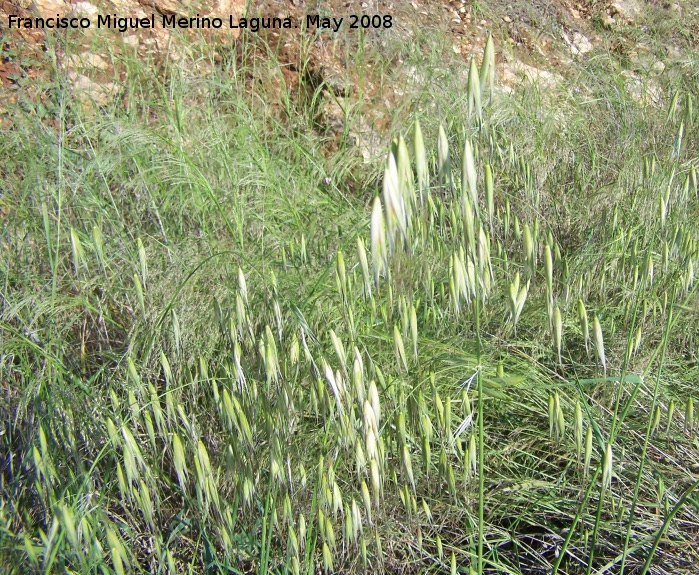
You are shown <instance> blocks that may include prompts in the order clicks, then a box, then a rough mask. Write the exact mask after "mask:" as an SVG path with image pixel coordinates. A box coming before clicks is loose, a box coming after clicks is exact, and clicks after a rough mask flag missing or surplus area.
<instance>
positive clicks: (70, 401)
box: [0, 39, 699, 574]
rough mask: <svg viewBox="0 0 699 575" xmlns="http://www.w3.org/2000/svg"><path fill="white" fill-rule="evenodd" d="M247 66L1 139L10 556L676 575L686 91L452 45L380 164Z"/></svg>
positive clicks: (684, 452)
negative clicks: (467, 56) (459, 73)
mask: <svg viewBox="0 0 699 575" xmlns="http://www.w3.org/2000/svg"><path fill="white" fill-rule="evenodd" d="M423 40H424V39H423ZM423 40H421V41H423ZM245 46H247V47H248V48H249V50H250V52H249V53H248V52H246V51H245V50H246V49H248V48H245V49H241V53H238V54H230V55H228V56H227V57H226V58H224V59H223V62H222V63H220V64H218V65H217V66H214V67H213V70H214V72H212V73H211V74H210V75H209V76H207V77H206V78H204V77H202V75H201V74H200V73H199V72H197V71H196V69H194V71H192V68H190V67H188V65H187V63H186V62H182V63H181V65H178V66H176V65H171V66H169V67H168V68H167V69H166V70H165V73H164V75H162V76H157V75H156V76H154V75H151V74H148V73H147V70H145V69H144V68H143V67H142V65H140V64H139V63H137V62H135V61H130V60H126V61H125V62H124V63H123V65H124V67H125V73H126V77H127V81H126V83H125V86H126V88H125V89H127V90H128V91H129V94H128V95H129V96H130V97H129V98H127V99H126V100H127V104H126V105H121V104H120V105H119V106H117V105H116V104H115V105H114V106H113V107H112V108H110V109H106V110H102V111H101V113H100V114H90V113H88V112H87V111H86V110H82V109H81V108H80V107H79V105H78V104H76V103H75V102H74V101H72V100H70V99H69V97H68V95H69V89H68V87H67V86H66V85H64V84H63V83H62V82H61V81H60V79H59V80H52V82H54V83H53V84H51V86H50V88H51V92H50V95H51V97H50V106H49V108H48V111H47V112H46V113H47V114H48V115H49V117H48V118H47V117H46V116H41V115H39V113H38V112H37V109H36V108H32V107H24V108H20V107H18V108H17V110H16V116H15V118H14V119H13V123H12V127H11V129H8V130H4V131H3V132H1V133H0V150H1V151H2V152H3V153H2V154H0V169H1V170H2V173H3V178H4V184H3V186H4V190H5V195H4V197H3V199H2V204H1V207H2V211H3V213H6V214H9V215H10V217H9V218H8V219H7V221H6V223H5V226H4V230H3V244H2V246H3V247H2V254H3V260H2V261H3V267H2V272H3V277H2V280H3V291H2V296H3V297H2V308H1V316H0V321H1V324H0V325H1V328H2V340H1V341H0V346H1V359H0V362H1V363H0V365H1V369H2V381H3V384H2V391H3V403H2V407H0V414H1V415H2V419H1V420H0V424H1V425H2V429H0V431H1V432H2V433H1V434H0V442H1V445H2V449H1V450H0V453H2V456H3V459H2V467H1V475H0V480H1V484H0V487H1V488H2V500H1V502H0V564H1V565H3V566H5V567H6V571H7V572H9V573H24V572H28V571H30V572H44V573H50V572H59V571H60V572H64V571H65V572H74V573H93V572H101V573H127V572H137V573H140V572H144V573H145V572H161V573H181V572H212V573H213V572H231V573H249V572H260V573H268V572H273V573H282V572H284V573H289V572H290V573H294V574H299V573H315V572H318V571H321V572H328V573H330V572H405V571H407V572H415V573H418V572H433V573H441V572H447V571H449V572H451V573H458V572H475V573H479V574H481V573H501V572H507V573H523V574H524V573H540V572H546V573H548V572H551V573H591V572H593V571H594V572H620V573H621V572H641V573H645V572H648V571H649V570H658V569H665V570H668V571H673V572H682V571H683V570H684V571H685V572H691V568H692V567H691V566H692V564H693V562H694V560H695V559H696V557H695V555H696V551H695V549H696V545H697V536H696V533H695V532H694V530H693V529H691V528H688V526H691V525H694V524H695V523H696V522H697V520H698V519H699V517H698V516H697V509H696V505H695V499H696V498H695V495H694V494H695V490H696V488H697V482H696V481H695V479H694V478H693V475H692V473H693V471H694V470H695V466H696V465H697V464H699V460H698V458H697V455H696V449H695V436H694V434H695V431H696V426H695V425H694V404H693V401H694V397H696V389H695V388H696V382H697V381H699V368H698V367H697V358H696V349H697V343H698V337H697V336H698V334H697V330H696V325H697V321H699V299H698V297H697V292H696V282H695V278H694V273H695V272H694V270H695V269H696V268H697V266H698V265H699V261H698V260H699V236H698V235H697V229H696V226H695V225H693V223H694V222H695V221H696V219H697V217H699V198H698V196H697V175H696V172H697V157H699V145H698V142H697V139H696V136H695V134H694V131H693V130H690V129H688V128H689V127H690V126H695V125H696V122H697V121H698V118H697V117H696V111H695V107H693V106H692V105H691V102H692V101H693V100H692V99H693V98H695V97H696V89H695V88H696V86H695V85H693V84H691V82H689V81H687V79H686V78H685V77H684V76H682V75H681V74H675V75H673V74H670V73H668V75H667V77H666V79H665V82H666V84H664V85H663V90H665V91H664V94H665V96H664V97H667V98H668V102H669V104H670V113H668V110H667V109H665V110H662V109H656V108H653V107H651V106H642V105H641V104H639V103H637V102H635V101H634V100H633V99H632V98H630V97H628V95H626V94H624V93H621V92H620V91H619V82H618V77H617V76H615V74H616V68H615V66H614V65H613V62H609V61H605V60H604V58H602V57H601V56H600V57H599V58H598V59H597V60H596V61H595V62H596V64H595V66H596V68H595V67H588V68H582V67H580V69H578V68H576V69H575V70H576V73H577V74H579V76H580V77H579V78H578V79H577V80H575V79H570V80H566V82H570V86H568V85H564V86H559V87H558V88H551V89H550V90H549V91H548V93H541V92H538V91H537V90H536V89H535V88H534V87H531V86H530V87H527V88H521V89H516V90H515V91H514V92H513V93H512V94H509V95H508V94H506V93H504V92H503V91H501V90H498V89H497V83H496V77H495V49H496V46H494V43H493V40H492V39H489V40H488V42H487V44H486V46H485V50H484V56H483V58H474V59H472V60H471V61H470V63H469V67H468V69H467V71H466V73H465V74H464V76H463V79H465V83H464V85H463V86H459V85H456V84H449V81H450V80H449V79H448V78H444V82H442V83H437V82H435V81H434V77H432V78H430V77H428V76H427V75H428V74H429V73H432V74H437V73H438V67H437V66H436V63H437V61H438V59H440V58H442V54H443V52H440V51H438V50H437V49H436V48H434V49H433V52H431V55H430V58H431V60H430V61H428V62H427V63H426V64H423V66H424V69H423V73H424V74H425V76H424V77H425V78H427V80H426V81H425V82H424V83H423V84H420V85H417V86H416V87H415V90H414V93H413V94H412V95H411V96H410V97H408V98H407V103H406V106H405V107H404V108H403V109H401V110H400V111H398V112H396V126H395V129H394V131H393V133H392V134H391V138H392V141H387V142H386V147H385V150H386V154H385V156H384V157H383V158H382V159H381V161H380V163H375V164H372V165H371V166H368V167H367V166H361V165H360V154H359V152H358V151H357V150H356V149H353V148H351V147H341V148H340V150H339V151H338V152H337V153H336V156H333V155H332V154H333V152H328V146H327V144H328V142H327V141H326V140H325V139H324V138H325V136H324V135H322V134H320V133H319V132H318V130H317V126H315V123H316V121H317V114H316V113H315V111H314V110H313V108H312V106H310V107H309V105H308V99H306V98H305V97H304V98H302V97H301V96H302V95H303V94H298V93H294V92H293V89H292V88H285V87H282V88H281V89H282V90H287V91H286V92H284V98H285V99H284V102H285V103H286V104H285V106H282V107H275V106H273V105H271V104H270V103H269V102H270V100H269V98H265V97H261V96H260V94H259V93H258V90H266V89H267V90H270V94H271V93H272V92H271V90H273V89H276V88H278V87H279V83H275V82H273V81H272V80H273V79H274V78H273V77H272V75H273V72H269V67H267V68H265V67H260V60H259V59H258V52H259V51H261V50H263V49H264V46H263V45H262V44H261V41H260V45H255V50H253V48H250V47H249V45H248V44H245ZM202 50H203V53H204V54H206V49H205V48H202ZM377 50H378V48H377ZM406 50H408V53H406V54H405V55H404V56H405V59H406V62H407V63H411V59H412V58H415V59H417V58H418V54H417V52H415V53H410V50H409V49H408V48H406ZM381 55H382V54H381V52H380V51H379V52H377V55H376V58H377V61H379V62H383V63H382V65H383V66H384V68H383V72H385V73H386V74H388V75H390V73H391V62H392V60H391V59H390V58H388V56H387V57H386V59H385V60H381ZM419 56H420V57H424V54H422V53H421V54H419ZM266 57H267V58H270V59H271V58H273V57H274V54H273V53H271V54H270V53H268V54H266ZM455 66H456V64H455ZM457 69H458V68H457ZM266 74H269V75H268V76H266ZM397 79H398V78H395V80H397ZM576 82H577V83H576ZM251 85H254V86H255V89H254V90H252V89H251V88H250V86H251ZM580 86H584V87H585V90H586V91H582V89H581V90H580V91H579V93H577V92H576V91H575V90H566V88H568V87H571V88H573V87H576V88H577V87H580ZM275 87H276V88H275ZM195 88H196V89H195ZM301 89H309V90H315V89H316V88H314V87H313V86H309V87H305V88H304V87H303V86H302V87H301V88H299V90H301ZM458 90H461V91H463V90H465V91H466V93H465V96H463V95H462V96H461V97H460V98H455V97H454V95H455V94H456V93H457V91H458ZM263 95H264V96H269V94H263ZM307 95H308V94H306V96H307ZM311 95H313V94H311ZM673 95H677V97H673ZM316 96H319V94H316ZM429 104H434V106H430V105H429ZM583 104H584V105H583ZM361 105H367V103H366V102H362V103H361ZM430 110H432V111H430ZM434 110H437V111H439V112H440V113H436V112H435V111H434ZM442 112H443V113H442ZM49 120H50V121H49ZM683 126H684V127H683ZM324 151H325V152H326V153H328V154H329V155H330V157H329V158H324V156H323V152H324ZM352 173H363V174H364V175H365V176H366V182H365V183H364V184H363V186H362V187H361V188H360V189H359V190H357V189H354V188H351V187H350V186H346V185H345V183H344V182H345V178H349V175H350V174H352ZM372 175H373V176H375V177H371V176H372Z"/></svg>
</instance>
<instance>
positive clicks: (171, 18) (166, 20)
mask: <svg viewBox="0 0 699 575" xmlns="http://www.w3.org/2000/svg"><path fill="white" fill-rule="evenodd" d="M342 20H343V19H342V18H332V19H331V18H320V17H319V16H318V15H307V16H306V26H307V27H318V28H326V29H330V30H332V31H334V32H337V30H338V29H339V28H340V25H341V24H342ZM326 21H327V22H326ZM224 22H226V19H224V18H219V17H212V16H200V15H199V14H197V15H196V16H192V17H188V18H185V17H181V16H180V17H178V16H177V15H176V14H171V15H167V14H162V15H159V18H158V19H157V20H156V15H155V14H151V15H150V16H146V17H143V18H135V17H121V16H118V15H117V14H105V15H98V16H97V20H96V22H93V20H91V19H90V18H87V17H84V16H83V17H68V16H61V15H60V14H56V16H55V17H49V18H23V17H20V16H17V15H15V14H9V15H8V19H7V24H8V28H39V29H63V28H90V27H92V26H93V23H94V24H95V25H96V27H97V28H100V29H102V28H106V29H109V30H118V31H119V32H126V31H128V30H136V29H140V28H155V27H156V23H160V25H161V26H162V28H171V29H174V28H181V29H211V28H215V29H218V28H222V27H223V26H224ZM226 23H227V24H228V27H229V28H245V29H248V30H250V31H251V32H257V31H258V30H260V29H268V28H277V29H282V28H298V27H299V26H300V24H301V22H300V21H299V20H296V19H292V18H291V17H290V16H287V17H286V18H234V17H233V15H229V16H228V19H227V22H226Z"/></svg>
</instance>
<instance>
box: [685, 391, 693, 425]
mask: <svg viewBox="0 0 699 575" xmlns="http://www.w3.org/2000/svg"><path fill="white" fill-rule="evenodd" d="M693 428H694V400H693V399H692V397H691V396H690V397H688V398H687V406H686V407H685V411H684V429H685V431H687V432H689V433H690V434H691V433H692V429H693Z"/></svg>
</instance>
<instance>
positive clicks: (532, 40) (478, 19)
mask: <svg viewBox="0 0 699 575" xmlns="http://www.w3.org/2000/svg"><path fill="white" fill-rule="evenodd" d="M245 4H246V2H245V0H216V1H214V2H211V1H205V0H199V1H198V2H182V1H179V0H92V1H91V2H87V1H79V2H75V1H66V0H36V1H35V2H31V1H30V0H18V1H16V2H8V1H7V0H2V1H0V22H2V26H3V42H2V60H1V61H0V90H1V95H2V98H1V99H0V101H2V102H4V103H3V104H0V127H8V126H9V125H10V124H11V117H10V110H11V108H12V104H13V103H15V102H17V101H18V99H19V100H21V99H22V98H25V99H28V100H29V101H34V102H36V101H39V102H40V101H41V98H42V97H43V96H42V90H41V86H40V83H37V82H34V80H36V79H39V78H41V77H42V76H45V75H46V74H49V73H50V70H51V69H52V62H51V61H50V60H51V54H54V53H55V58H56V62H55V64H56V66H55V68H54V69H57V70H58V71H59V73H60V74H63V75H64V77H65V78H66V80H67V81H68V82H69V83H70V85H71V86H72V88H73V91H74V94H75V97H76V98H77V99H78V100H79V101H80V102H81V103H82V104H83V107H84V108H86V109H95V110H98V109H99V108H100V107H104V106H109V105H114V104H115V103H116V104H119V103H120V101H125V99H126V98H128V93H127V91H126V90H125V88H124V78H125V70H124V67H123V64H122V63H121V62H122V60H123V59H122V58H121V56H122V55H123V54H124V53H126V52H130V53H135V54H137V55H138V57H139V58H141V59H143V60H151V61H152V62H153V63H154V64H155V66H163V65H165V64H166V63H167V62H170V63H173V62H174V63H178V62H179V63H180V64H181V65H183V66H185V67H190V66H191V60H190V59H188V57H187V56H188V53H189V50H190V48H189V46H190V45H191V44H190V43H191V42H192V41H199V42H201V41H204V42H207V43H208V44H209V46H210V47H211V49H212V51H213V54H214V58H213V61H214V63H215V62H219V61H220V60H221V58H223V57H224V56H225V55H226V54H230V53H231V52H233V53H235V52H236V51H237V53H238V54H240V52H241V51H242V50H245V47H247V46H254V48H253V50H255V51H256V54H257V55H259V56H260V57H262V58H265V57H266V52H265V50H264V49H261V46H266V47H267V48H268V49H269V50H271V51H272V52H273V53H274V54H275V56H276V60H277V61H278V63H279V68H278V70H274V71H273V72H272V73H269V71H268V73H267V74H266V76H265V77H264V78H258V79H256V80H259V81H265V82H266V83H267V84H268V86H267V87H268V88H270V87H271V89H272V90H271V92H269V94H271V99H272V100H274V96H275V94H276V95H277V97H278V98H279V99H281V90H282V88H285V89H286V90H287V93H290V94H296V95H297V96H299V97H300V95H303V93H304V91H308V90H310V91H311V92H312V93H311V97H312V98H313V94H316V93H317V94H316V95H319V96H320V98H319V99H318V98H315V99H314V102H315V105H316V107H317V116H318V117H317V125H318V128H319V129H321V130H324V131H325V133H326V134H329V135H331V136H332V135H333V134H334V135H337V137H338V138H339V137H340V135H341V134H342V133H343V131H344V129H345V126H346V125H347V117H348V114H349V112H348V111H349V110H351V109H353V107H354V106H355V104H356V102H357V100H358V98H359V97H360V93H361V98H362V101H363V104H365V105H364V106H362V109H361V113H360V114H359V118H354V120H355V121H354V122H353V123H352V129H351V130H352V131H351V134H350V138H351V140H352V141H353V142H354V143H355V144H356V145H357V146H359V148H360V152H361V154H362V156H363V157H364V159H365V160H366V161H370V160H371V159H372V158H374V157H375V156H376V155H380V154H381V153H382V152H383V150H384V149H385V138H384V136H385V134H386V133H387V130H388V129H389V127H390V125H391V117H392V111H393V110H395V109H397V108H399V107H400V106H401V104H402V102H403V100H404V98H405V96H406V93H407V92H409V87H410V84H411V82H416V81H419V78H415V77H414V76H415V70H414V69H413V68H411V67H410V66H402V64H403V62H401V58H400V56H398V57H397V59H396V62H395V69H394V70H393V73H392V76H391V78H390V79H389V80H390V81H387V78H385V76H384V73H383V71H382V70H380V69H378V67H377V70H376V73H375V74H374V73H372V66H371V64H370V63H369V64H367V65H366V66H362V67H361V71H360V70H359V68H358V67H357V66H356V65H355V64H356V57H357V54H358V53H359V51H360V43H362V45H363V46H364V47H366V46H372V45H373V46H376V47H377V49H378V50H379V51H380V50H381V47H382V46H384V45H385V44H386V42H387V41H388V38H389V37H390V38H391V39H392V40H393V41H397V43H398V44H400V43H401V42H404V43H410V42H412V41H413V40H414V36H415V34H416V33H430V32H431V31H438V32H442V33H443V34H444V38H446V41H447V45H448V46H447V48H446V50H447V51H449V52H451V53H449V54H447V55H446V56H445V57H448V58H456V59H462V60H463V61H464V63H467V62H468V61H469V59H470V58H471V57H473V56H474V55H476V56H477V57H479V58H480V54H481V53H482V50H483V46H484V44H485V39H486V37H487V34H488V33H489V32H492V33H493V35H494V36H495V39H496V44H497V46H498V57H497V59H498V73H497V80H498V84H499V87H500V89H502V90H511V89H512V87H513V86H515V85H516V84H517V83H518V82H521V81H523V80H524V81H534V82H537V83H539V85H540V87H544V88H547V89H552V88H554V87H555V86H557V85H559V84H561V82H562V81H563V80H564V79H565V78H566V76H567V74H568V72H569V68H570V64H571V62H573V61H575V60H577V61H581V60H584V59H585V58H588V57H590V54H594V52H595V50H602V51H606V52H612V53H614V54H616V55H617V56H618V58H619V60H620V62H621V65H622V68H623V70H622V72H621V73H622V75H623V77H624V79H625V81H626V84H627V89H628V91H629V93H630V94H631V95H632V96H633V97H635V98H637V99H639V100H642V101H644V102H645V103H648V104H650V105H660V104H661V103H662V102H661V100H662V95H661V94H660V90H659V88H658V87H657V85H656V83H654V81H653V77H654V76H658V75H660V74H662V73H663V71H664V70H665V68H666V66H667V63H668V61H671V60H673V59H675V60H679V59H681V58H682V53H683V52H682V44H683V43H685V44H686V43H695V44H696V43H698V42H699V29H698V27H697V26H696V24H695V25H694V27H692V26H691V24H690V26H689V29H688V30H687V31H686V33H685V36H684V37H682V36H677V37H673V35H672V34H668V36H667V37H664V38H663V39H662V42H661V43H660V44H658V42H657V41H655V40H653V39H654V38H657V36H658V33H659V29H661V28H662V26H663V22H670V21H673V20H674V21H680V20H682V19H686V18H687V17H688V16H690V17H693V18H694V19H693V20H691V18H690V20H689V21H690V22H691V21H694V22H695V23H696V21H697V20H699V18H697V17H696V16H697V14H696V13H697V11H698V10H699V9H697V8H696V7H692V5H691V3H689V2H681V1H679V0H678V1H677V2H658V1H655V0H646V1H642V0H610V1H603V2H602V1H595V0H579V1H575V0H546V1H543V0H542V1H538V0H537V1H534V2H515V1H510V2H508V0H492V1H491V2H489V3H488V13H487V14H486V13H484V11H483V10H484V9H483V8H479V5H478V4H477V3H474V2H470V1H467V0H439V1H431V0H411V1H409V2H388V1H385V0H371V1H365V0H330V1H323V2H320V1H318V0H262V1H260V2H255V3H250V2H248V6H247V7H246V5H245ZM253 4H254V5H253ZM111 13H117V14H119V15H123V16H131V17H139V18H140V17H146V16H149V15H150V14H153V13H154V14H156V17H159V15H162V14H168V15H171V14H177V15H178V16H192V15H195V14H199V15H202V16H205V15H210V16H213V15H223V16H226V17H227V16H228V15H232V16H233V17H234V18H235V19H238V18H240V17H242V16H247V17H255V16H263V17H275V16H279V17H286V16H291V17H293V18H294V19H299V21H302V22H305V16H306V15H307V14H316V13H321V14H324V15H327V16H346V15H349V14H358V15H360V14H384V15H385V14H388V15H391V16H392V27H391V29H390V30H371V29H370V30H367V31H366V33H365V34H363V35H362V37H361V38H360V34H358V33H356V31H354V30H353V31H349V30H347V29H345V30H344V31H340V32H338V33H332V32H322V31H321V32H319V31H316V30H313V29H311V30H307V29H305V26H304V27H300V28H293V29H291V30H260V31H259V32H258V33H252V32H250V31H242V33H241V31H240V30H239V29H238V30H231V29H229V28H228V27H226V26H224V28H222V29H220V30H204V31H202V30H189V31H182V30H178V31H177V32H175V33H173V32H171V31H169V30H166V29H162V28H160V27H156V28H155V29H149V30H148V29H140V30H136V31H127V32H125V33H120V32H118V31H111V30H110V31H106V30H96V27H94V26H93V27H92V28H91V29H88V30H87V31H85V32H83V31H73V30H69V31H66V30H60V31H57V32H53V31H50V32H48V33H47V32H46V31H44V30H37V29H32V30H28V29H19V30H18V29H16V28H13V29H12V30H8V29H7V22H8V16H9V15H10V14H14V15H18V16H21V17H32V16H43V17H51V16H55V15H56V14H61V15H66V16H80V17H88V18H90V19H91V20H92V21H94V20H96V18H97V15H98V14H111ZM667 28H668V30H672V28H671V27H670V26H667ZM260 40H262V41H263V42H260ZM68 44H70V45H71V46H72V47H71V49H70V53H69V54H68V53H67V50H66V49H65V46H66V45H68ZM50 46H55V47H56V49H55V51H53V50H50V49H49V47H50ZM367 53H369V51H367ZM210 62H211V60H208V61H206V62H199V63H198V64H197V65H196V66H199V67H201V68H202V71H205V70H204V68H205V67H206V66H209V65H210ZM275 67H276V64H275ZM463 69H464V78H465V75H466V70H467V67H466V66H464V67H463ZM282 82H283V84H284V86H282ZM275 83H276V84H277V85H276V87H275ZM346 136H347V134H345V137H346ZM328 142H329V144H328V145H329V149H330V151H332V148H333V138H332V137H331V138H329V140H328Z"/></svg>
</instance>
